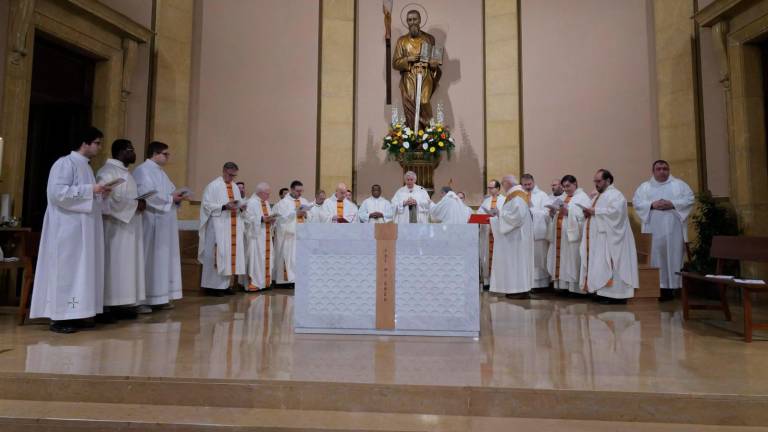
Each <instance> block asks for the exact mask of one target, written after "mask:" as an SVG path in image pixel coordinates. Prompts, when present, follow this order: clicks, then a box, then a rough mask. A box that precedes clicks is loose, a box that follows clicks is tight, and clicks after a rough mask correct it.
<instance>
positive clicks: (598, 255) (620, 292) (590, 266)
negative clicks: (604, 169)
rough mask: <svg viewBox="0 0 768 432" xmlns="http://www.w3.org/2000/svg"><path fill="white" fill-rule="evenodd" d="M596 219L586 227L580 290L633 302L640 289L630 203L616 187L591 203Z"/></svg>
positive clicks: (589, 221)
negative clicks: (628, 209) (628, 204)
mask: <svg viewBox="0 0 768 432" xmlns="http://www.w3.org/2000/svg"><path fill="white" fill-rule="evenodd" d="M592 208H594V209H595V215H594V216H592V217H591V218H588V219H587V221H586V222H585V223H584V233H583V234H582V237H581V247H580V249H579V251H580V254H581V274H580V275H579V287H581V289H582V290H586V291H588V292H590V293H597V295H599V296H603V297H611V298H615V299H626V298H631V297H633V296H634V295H635V292H634V291H635V289H637V288H638V287H639V282H638V273H637V251H636V250H635V238H634V237H633V235H632V228H631V227H630V226H629V217H628V216H627V200H626V199H624V195H623V194H622V193H621V192H620V191H619V190H618V189H616V188H615V187H614V186H613V185H611V186H608V188H606V190H605V191H604V192H603V193H601V194H598V195H597V196H596V197H595V199H594V200H593V201H592Z"/></svg>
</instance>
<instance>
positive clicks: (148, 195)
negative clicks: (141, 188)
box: [136, 189, 157, 200]
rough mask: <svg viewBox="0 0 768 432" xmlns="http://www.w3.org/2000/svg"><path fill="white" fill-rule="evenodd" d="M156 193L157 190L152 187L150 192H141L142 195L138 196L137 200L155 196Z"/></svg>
mask: <svg viewBox="0 0 768 432" xmlns="http://www.w3.org/2000/svg"><path fill="white" fill-rule="evenodd" d="M155 195H157V191H156V190H154V189H152V190H151V191H149V192H147V193H145V194H141V195H139V196H137V197H136V199H137V200H145V199H147V198H150V197H153V196H155Z"/></svg>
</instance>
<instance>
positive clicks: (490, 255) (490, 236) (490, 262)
mask: <svg viewBox="0 0 768 432" xmlns="http://www.w3.org/2000/svg"><path fill="white" fill-rule="evenodd" d="M498 199H499V197H498V196H495V197H493V198H491V210H493V209H495V208H496V201H497V200H498ZM491 269H493V231H492V230H490V229H489V230H488V274H489V275H490V274H491Z"/></svg>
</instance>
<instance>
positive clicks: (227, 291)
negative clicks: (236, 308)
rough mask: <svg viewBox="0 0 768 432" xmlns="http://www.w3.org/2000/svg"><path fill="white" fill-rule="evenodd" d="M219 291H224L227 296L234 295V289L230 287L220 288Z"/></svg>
mask: <svg viewBox="0 0 768 432" xmlns="http://www.w3.org/2000/svg"><path fill="white" fill-rule="evenodd" d="M221 292H222V293H224V295H228V296H231V295H235V290H234V289H232V288H227V289H225V290H221Z"/></svg>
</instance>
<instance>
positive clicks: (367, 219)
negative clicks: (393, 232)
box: [357, 184, 394, 223]
mask: <svg viewBox="0 0 768 432" xmlns="http://www.w3.org/2000/svg"><path fill="white" fill-rule="evenodd" d="M393 216H394V214H393V212H392V204H391V203H390V202H389V201H388V200H387V199H386V198H384V197H382V196H381V186H380V185H377V184H375V185H373V186H371V196H369V197H368V198H366V199H365V201H363V203H362V204H360V210H359V211H358V212H357V217H358V219H359V220H360V222H362V223H387V222H392V217H393Z"/></svg>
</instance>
